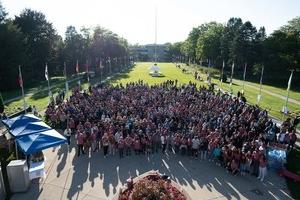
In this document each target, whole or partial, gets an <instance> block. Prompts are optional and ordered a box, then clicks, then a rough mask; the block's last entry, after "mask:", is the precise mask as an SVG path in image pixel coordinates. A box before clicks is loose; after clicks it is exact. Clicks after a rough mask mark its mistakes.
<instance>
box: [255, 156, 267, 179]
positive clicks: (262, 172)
mask: <svg viewBox="0 0 300 200" xmlns="http://www.w3.org/2000/svg"><path fill="white" fill-rule="evenodd" d="M266 174H267V159H266V156H265V155H262V156H261V157H260V159H259V175H258V177H257V179H260V181H264V178H265V176H266Z"/></svg>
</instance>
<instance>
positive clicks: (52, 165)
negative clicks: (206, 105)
mask: <svg viewBox="0 0 300 200" xmlns="http://www.w3.org/2000/svg"><path fill="white" fill-rule="evenodd" d="M74 143H75V141H74V138H73V141H72V145H71V147H70V148H68V146H67V145H62V146H59V147H57V148H51V149H48V150H45V151H44V154H45V156H46V158H47V160H46V172H47V175H46V177H45V178H44V179H40V180H38V179H36V180H33V181H32V184H31V187H30V189H29V191H28V192H26V193H18V194H14V195H13V196H12V200H35V199H45V200H60V199H80V200H93V199H95V200H96V199H98V200H107V199H111V198H112V197H113V196H114V195H115V194H116V192H117V191H118V190H119V188H120V187H121V186H122V184H124V183H125V181H126V179H127V178H128V177H129V173H131V174H132V175H133V176H135V175H138V174H142V173H144V172H147V171H149V170H152V169H153V170H159V171H160V172H161V173H166V174H167V175H169V176H171V178H172V179H173V180H174V181H176V182H177V183H178V184H179V185H181V186H182V187H183V188H184V189H185V190H186V191H187V192H188V193H189V195H190V196H191V197H192V199H193V200H202V199H206V200H208V199H218V200H221V199H222V200H223V199H255V200H260V199H261V200H272V199H285V200H288V199H292V198H291V196H290V195H289V191H288V189H287V186H286V183H285V179H284V178H281V177H279V176H277V175H276V174H275V173H273V172H269V173H268V177H267V178H266V180H265V182H261V181H259V180H257V179H256V178H255V177H253V176H249V175H247V176H245V177H242V176H240V175H237V176H232V175H230V174H228V173H226V170H225V169H224V168H221V167H218V166H216V165H215V164H214V163H210V162H208V161H200V160H194V159H191V158H189V157H186V156H180V155H174V154H169V155H163V154H161V153H157V154H152V155H149V156H147V155H140V156H139V155H132V156H129V157H126V156H125V157H124V158H123V159H119V156H118V155H115V156H109V157H107V158H104V157H103V152H102V151H100V152H95V153H91V154H90V155H89V156H88V155H82V156H80V157H77V155H76V146H75V144H74Z"/></svg>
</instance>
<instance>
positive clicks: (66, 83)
mask: <svg viewBox="0 0 300 200" xmlns="http://www.w3.org/2000/svg"><path fill="white" fill-rule="evenodd" d="M64 76H65V85H66V95H65V96H66V99H67V98H68V91H69V84H68V78H67V65H66V62H64Z"/></svg>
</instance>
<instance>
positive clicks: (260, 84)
mask: <svg viewBox="0 0 300 200" xmlns="http://www.w3.org/2000/svg"><path fill="white" fill-rule="evenodd" d="M264 68H265V67H264V66H263V67H262V69H261V75H260V81H259V94H258V95H257V105H259V104H260V100H261V90H262V81H263V76H264Z"/></svg>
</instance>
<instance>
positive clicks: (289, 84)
mask: <svg viewBox="0 0 300 200" xmlns="http://www.w3.org/2000/svg"><path fill="white" fill-rule="evenodd" d="M292 78H293V73H291V75H290V78H289V82H288V87H287V91H289V90H290V88H291V84H292Z"/></svg>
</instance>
